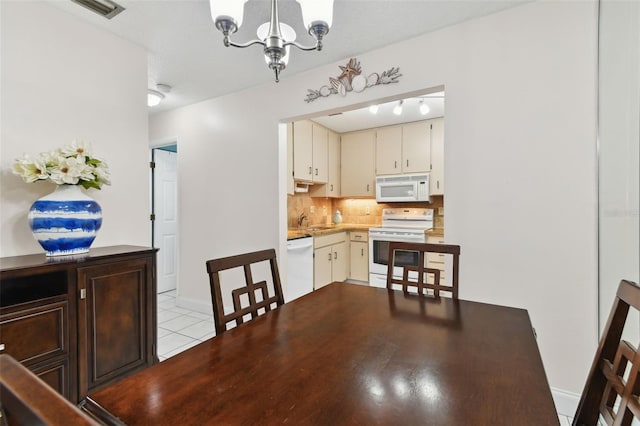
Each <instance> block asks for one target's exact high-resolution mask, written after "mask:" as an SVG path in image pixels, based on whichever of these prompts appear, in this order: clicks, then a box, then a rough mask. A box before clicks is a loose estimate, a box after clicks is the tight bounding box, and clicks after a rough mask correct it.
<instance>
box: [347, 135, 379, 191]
mask: <svg viewBox="0 0 640 426" xmlns="http://www.w3.org/2000/svg"><path fill="white" fill-rule="evenodd" d="M341 149H342V156H341V159H342V167H341V174H340V182H341V191H342V196H343V197H375V195H376V188H375V181H376V172H375V167H376V132H375V130H363V131H359V132H352V133H345V134H343V135H342V148H341Z"/></svg>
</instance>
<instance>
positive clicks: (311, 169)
mask: <svg viewBox="0 0 640 426" xmlns="http://www.w3.org/2000/svg"><path fill="white" fill-rule="evenodd" d="M309 174H310V175H312V174H313V167H311V166H309Z"/></svg>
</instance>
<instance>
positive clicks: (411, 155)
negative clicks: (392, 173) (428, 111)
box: [402, 121, 431, 173]
mask: <svg viewBox="0 0 640 426" xmlns="http://www.w3.org/2000/svg"><path fill="white" fill-rule="evenodd" d="M430 127H431V126H430V124H429V122H427V121H421V122H419V123H411V124H405V125H404V126H403V128H402V172H403V173H416V172H428V171H429V168H430V166H431V158H430V157H431V129H430Z"/></svg>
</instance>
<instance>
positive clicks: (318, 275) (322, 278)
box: [313, 246, 333, 290]
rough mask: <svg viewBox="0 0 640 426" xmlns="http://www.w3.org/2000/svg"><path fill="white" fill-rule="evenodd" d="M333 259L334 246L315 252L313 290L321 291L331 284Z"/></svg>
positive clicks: (318, 249)
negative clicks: (320, 289)
mask: <svg viewBox="0 0 640 426" xmlns="http://www.w3.org/2000/svg"><path fill="white" fill-rule="evenodd" d="M332 259H333V251H332V246H327V247H321V248H317V249H315V250H314V252H313V288H314V289H316V290H317V289H319V288H321V287H324V286H325V285H327V284H330V283H331V282H332V281H333V279H332V277H331V260H332Z"/></svg>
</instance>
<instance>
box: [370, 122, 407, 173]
mask: <svg viewBox="0 0 640 426" xmlns="http://www.w3.org/2000/svg"><path fill="white" fill-rule="evenodd" d="M401 171H402V127H400V126H397V127H383V128H380V129H378V130H377V131H376V175H390V174H395V173H400V172H401Z"/></svg>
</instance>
